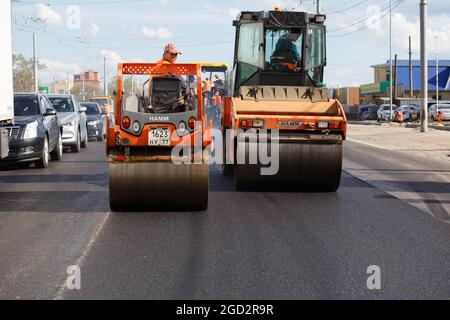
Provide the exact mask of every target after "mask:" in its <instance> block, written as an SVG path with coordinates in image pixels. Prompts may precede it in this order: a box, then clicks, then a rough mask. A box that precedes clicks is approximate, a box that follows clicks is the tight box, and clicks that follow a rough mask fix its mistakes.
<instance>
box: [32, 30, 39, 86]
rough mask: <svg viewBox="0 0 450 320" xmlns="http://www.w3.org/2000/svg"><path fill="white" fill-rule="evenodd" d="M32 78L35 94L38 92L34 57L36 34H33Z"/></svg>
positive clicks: (36, 67)
mask: <svg viewBox="0 0 450 320" xmlns="http://www.w3.org/2000/svg"><path fill="white" fill-rule="evenodd" d="M33 77H34V92H35V93H37V92H38V91H39V84H38V65H37V57H36V32H33Z"/></svg>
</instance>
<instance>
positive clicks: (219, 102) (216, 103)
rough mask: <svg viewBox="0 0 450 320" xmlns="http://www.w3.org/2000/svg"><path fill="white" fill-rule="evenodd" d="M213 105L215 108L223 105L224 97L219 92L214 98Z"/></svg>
mask: <svg viewBox="0 0 450 320" xmlns="http://www.w3.org/2000/svg"><path fill="white" fill-rule="evenodd" d="M212 105H213V106H214V107H220V106H221V105H222V97H221V96H220V92H219V91H216V94H215V95H214V97H212Z"/></svg>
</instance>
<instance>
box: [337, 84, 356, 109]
mask: <svg viewBox="0 0 450 320" xmlns="http://www.w3.org/2000/svg"><path fill="white" fill-rule="evenodd" d="M333 98H334V99H337V100H339V101H340V102H341V103H342V104H344V105H348V106H350V107H353V106H359V105H360V104H361V99H360V88H359V87H347V88H337V89H334V90H333Z"/></svg>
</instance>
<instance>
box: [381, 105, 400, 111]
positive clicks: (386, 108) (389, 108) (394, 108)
mask: <svg viewBox="0 0 450 320" xmlns="http://www.w3.org/2000/svg"><path fill="white" fill-rule="evenodd" d="M383 110H384V111H390V110H391V107H390V106H384V109H383ZM392 110H394V111H396V110H397V107H395V106H392Z"/></svg>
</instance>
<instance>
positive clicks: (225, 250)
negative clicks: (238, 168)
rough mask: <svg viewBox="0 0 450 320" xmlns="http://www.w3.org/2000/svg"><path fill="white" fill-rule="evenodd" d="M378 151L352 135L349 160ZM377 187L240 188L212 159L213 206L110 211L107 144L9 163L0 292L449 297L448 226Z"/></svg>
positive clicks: (0, 203) (1, 187)
mask: <svg viewBox="0 0 450 320" xmlns="http://www.w3.org/2000/svg"><path fill="white" fill-rule="evenodd" d="M371 152H372V153H373V154H377V152H379V150H376V149H375V148H371V147H369V146H364V147H363V146H361V145H358V144H355V143H351V142H349V143H347V144H346V147H345V159H346V167H347V169H352V170H356V169H359V170H362V169H361V168H355V165H358V164H360V165H361V166H362V163H364V166H366V167H367V166H369V167H370V166H372V167H379V166H380V165H382V164H383V162H382V161H383V159H385V157H380V158H377V157H371V156H370V153H371ZM441 169H442V168H441ZM449 169H450V168H449ZM449 169H447V171H449ZM442 170H443V169H442ZM411 183H417V181H411ZM402 184H403V185H405V184H407V183H406V182H404V181H403V182H402ZM374 185H375V184H374V183H372V182H371V183H370V184H369V183H366V182H364V181H362V180H360V179H358V178H355V177H353V176H351V175H350V174H348V173H344V175H343V178H342V187H341V188H340V190H339V192H337V193H335V194H303V193H255V192H248V193H247V192H236V191H235V190H234V188H233V183H232V179H231V178H226V177H223V176H222V175H221V174H220V172H219V171H218V170H217V169H216V168H215V167H211V179H210V199H209V209H208V211H207V212H203V213H191V212H184V213H110V212H109V205H108V166H107V162H106V156H105V154H104V147H103V145H102V144H101V143H90V144H89V148H88V149H87V150H85V149H83V150H82V152H81V153H79V154H71V153H67V154H65V158H64V161H62V162H60V163H57V162H52V163H51V164H50V167H49V168H48V169H47V170H41V169H34V168H16V169H14V170H5V169H1V171H0V256H1V259H0V298H6V299H79V298H82V299H110V298H112V299H380V298H388V299H405V298H425V299H428V298H440V299H443V298H445V299H449V298H450V273H449V270H450V226H449V224H448V223H447V222H446V221H444V220H442V219H436V218H435V217H434V216H432V215H430V214H428V213H427V212H426V211H423V210H420V209H419V208H416V207H414V206H412V205H410V204H408V203H407V202H405V201H404V200H400V199H397V198H395V197H393V196H392V195H391V194H390V193H386V192H385V191H384V190H383V188H381V187H380V188H377V187H375V186H374ZM390 187H391V188H392V185H390ZM391 191H392V190H391ZM71 265H79V267H80V269H81V289H80V290H69V289H67V287H66V286H65V279H66V270H67V268H68V267H69V266H71ZM372 265H376V266H379V267H380V270H381V289H380V290H369V289H368V288H367V278H368V277H369V276H370V275H369V274H367V268H368V267H369V266H372Z"/></svg>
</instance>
